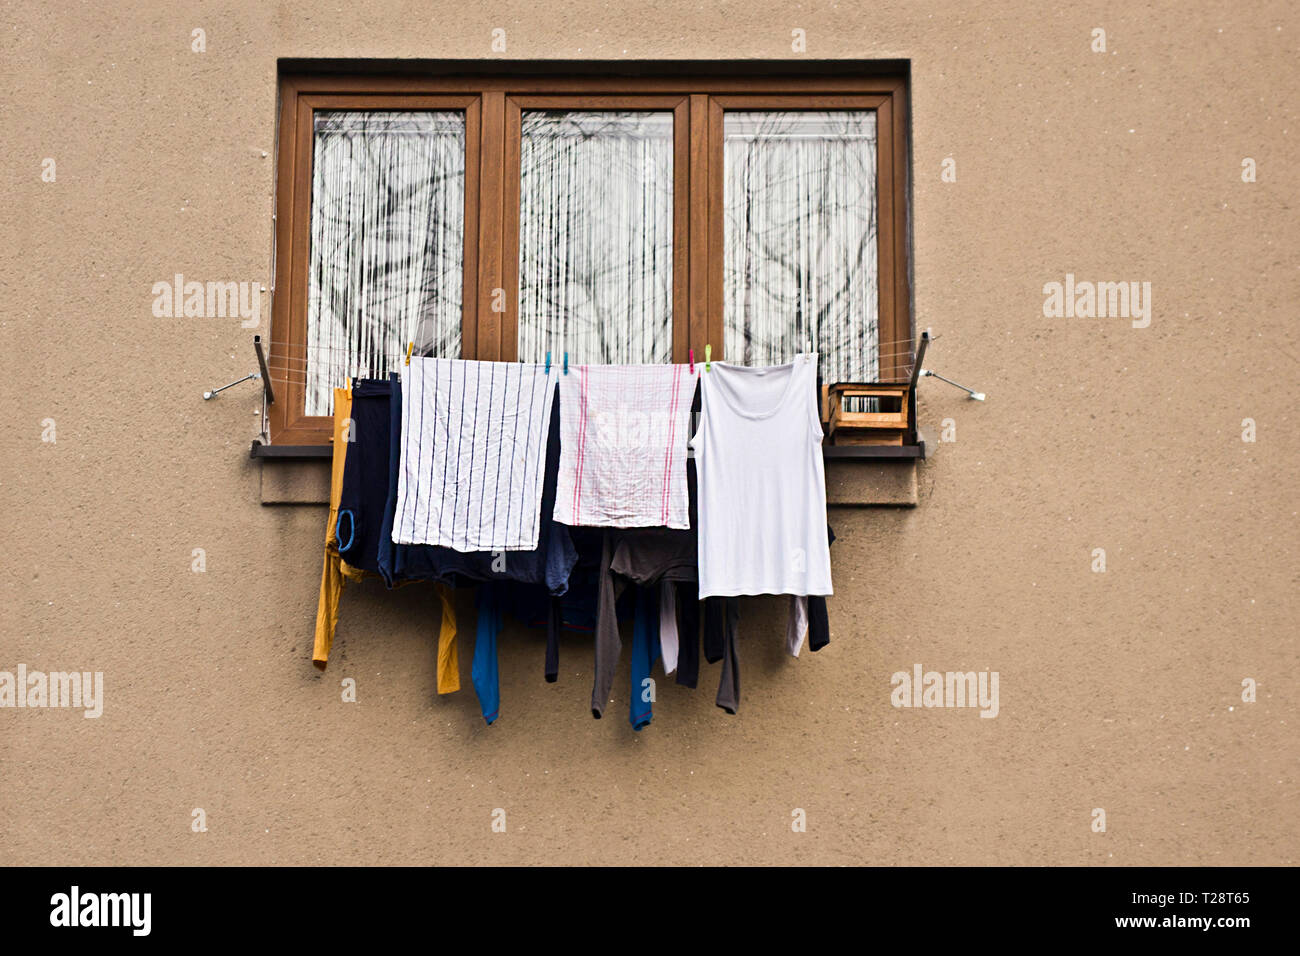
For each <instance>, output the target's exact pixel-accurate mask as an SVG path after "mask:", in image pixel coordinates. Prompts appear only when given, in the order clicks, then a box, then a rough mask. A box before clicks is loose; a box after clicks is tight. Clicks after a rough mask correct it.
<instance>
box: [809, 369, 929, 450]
mask: <svg viewBox="0 0 1300 956" xmlns="http://www.w3.org/2000/svg"><path fill="white" fill-rule="evenodd" d="M911 389H912V386H911V384H910V383H908V382H903V383H900V384H874V383H871V384H860V383H851V382H841V383H839V384H836V385H823V386H822V425H823V427H824V428H825V430H826V441H827V443H829V444H831V445H902V444H903V443H904V442H906V441H907V435H908V433H909V431H910V429H911V422H910V420H909V416H908V405H909V399H910V392H911ZM848 398H864V399H875V404H876V409H877V410H876V411H871V412H856V411H849V410H847V409H846V408H845V407H844V404H845V399H848Z"/></svg>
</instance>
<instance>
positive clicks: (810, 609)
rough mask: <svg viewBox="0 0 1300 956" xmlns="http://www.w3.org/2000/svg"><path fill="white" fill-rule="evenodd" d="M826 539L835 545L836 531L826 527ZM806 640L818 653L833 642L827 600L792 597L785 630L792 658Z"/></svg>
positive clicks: (797, 653) (803, 596) (786, 642)
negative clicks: (827, 613) (827, 612)
mask: <svg viewBox="0 0 1300 956" xmlns="http://www.w3.org/2000/svg"><path fill="white" fill-rule="evenodd" d="M826 539H827V540H828V541H829V542H830V543H831V544H834V543H835V529H833V528H832V527H831V526H830V525H827V526H826ZM805 638H806V639H807V641H808V649H809V650H811V651H813V652H816V651H820V650H821V649H822V648H823V647H825V646H826V645H827V644H829V643H830V642H831V628H830V621H829V619H828V618H827V615H826V598H825V597H823V596H821V595H814V596H812V597H809V596H807V595H804V594H799V595H794V594H792V595H790V612H789V619H788V620H787V621H786V628H785V647H786V650H787V651H789V652H790V656H791V657H798V656H799V652H800V651H801V650H803V645H804V640H805Z"/></svg>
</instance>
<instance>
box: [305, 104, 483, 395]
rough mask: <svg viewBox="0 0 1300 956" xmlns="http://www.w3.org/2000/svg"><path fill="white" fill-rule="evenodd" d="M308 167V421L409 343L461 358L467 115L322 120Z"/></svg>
mask: <svg viewBox="0 0 1300 956" xmlns="http://www.w3.org/2000/svg"><path fill="white" fill-rule="evenodd" d="M314 132H315V153H314V161H313V164H312V196H311V252H310V274H309V280H308V300H307V354H306V356H305V362H304V361H303V358H304V357H303V356H301V355H295V354H294V349H293V348H292V346H291V347H290V350H289V351H290V358H289V364H290V366H291V370H290V372H289V375H290V377H295V378H297V379H298V380H302V378H303V377H304V375H305V378H306V382H307V411H306V413H307V414H308V415H329V414H331V413H332V411H333V405H334V401H333V393H332V391H331V389H333V388H335V387H337V386H340V385H342V384H344V382H345V381H346V380H347V378H348V376H349V375H355V376H383V375H385V374H387V372H388V370H389V368H396V367H397V365H398V363H399V361H400V359H401V358H403V357H404V356H405V353H406V343H407V342H408V341H414V342H415V346H416V349H417V350H418V352H419V354H422V355H424V354H429V355H439V356H450V357H456V358H459V357H460V354H461V298H462V292H463V289H464V285H463V283H464V276H463V262H464V253H465V238H464V233H465V115H464V113H461V112H395V111H380V110H369V111H364V112H351V111H319V112H317V113H316V115H315V131H314Z"/></svg>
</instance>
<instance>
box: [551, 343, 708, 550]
mask: <svg viewBox="0 0 1300 956" xmlns="http://www.w3.org/2000/svg"><path fill="white" fill-rule="evenodd" d="M695 381H696V376H694V375H692V374H691V373H690V371H689V370H688V369H687V367H686V366H684V365H575V366H571V367H570V368H569V372H568V374H567V375H562V376H560V412H561V439H562V440H561V444H560V455H561V457H560V480H559V486H558V488H557V491H556V496H555V520H556V521H560V522H563V523H564V524H567V525H589V526H595V527H607V528H641V527H655V526H666V527H669V528H687V527H689V519H688V514H687V512H688V502H687V490H686V439H687V433H688V431H689V427H690V411H691V399H692V396H693V395H694V391H695Z"/></svg>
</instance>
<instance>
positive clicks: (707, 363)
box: [704, 345, 713, 372]
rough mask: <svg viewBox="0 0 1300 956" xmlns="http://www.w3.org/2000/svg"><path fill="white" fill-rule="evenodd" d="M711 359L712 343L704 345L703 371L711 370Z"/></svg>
mask: <svg viewBox="0 0 1300 956" xmlns="http://www.w3.org/2000/svg"><path fill="white" fill-rule="evenodd" d="M712 359H713V346H712V345H706V346H704V371H706V372H708V371H711V370H712V368H713V362H712Z"/></svg>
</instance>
